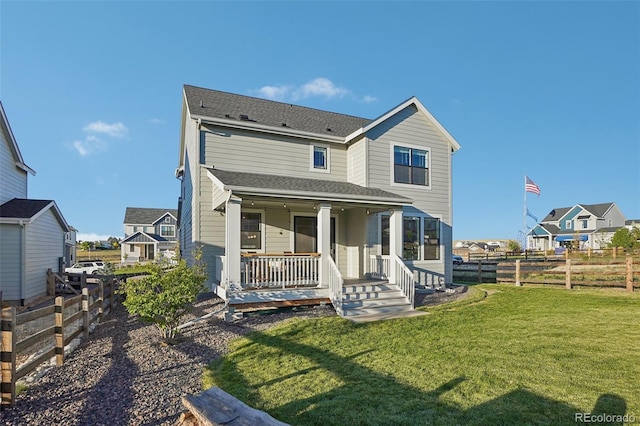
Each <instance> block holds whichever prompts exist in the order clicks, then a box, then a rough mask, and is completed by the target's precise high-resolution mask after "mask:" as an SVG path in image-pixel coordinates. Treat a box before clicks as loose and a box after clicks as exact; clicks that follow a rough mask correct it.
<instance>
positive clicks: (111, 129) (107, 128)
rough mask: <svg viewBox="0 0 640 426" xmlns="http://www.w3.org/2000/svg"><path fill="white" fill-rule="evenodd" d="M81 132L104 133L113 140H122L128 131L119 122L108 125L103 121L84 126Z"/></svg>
mask: <svg viewBox="0 0 640 426" xmlns="http://www.w3.org/2000/svg"><path fill="white" fill-rule="evenodd" d="M83 130H84V131H85V132H87V133H104V134H106V135H109V136H111V137H114V138H122V137H124V136H125V135H126V134H127V132H128V131H129V129H127V127H126V126H125V125H124V124H122V123H120V122H117V123H113V124H109V123H105V122H104V121H94V122H93V123H89V124H87V125H86V126H84V129H83Z"/></svg>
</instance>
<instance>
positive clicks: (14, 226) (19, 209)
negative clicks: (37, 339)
mask: <svg viewBox="0 0 640 426" xmlns="http://www.w3.org/2000/svg"><path fill="white" fill-rule="evenodd" d="M0 138H1V139H2V140H1V141H0V182H1V185H0V291H1V292H2V301H3V302H8V303H11V304H20V305H28V304H30V303H32V302H34V301H36V300H39V299H41V298H43V297H46V296H52V294H49V295H48V294H47V269H49V268H50V269H52V270H53V271H55V272H62V271H63V270H64V267H65V266H70V265H71V262H73V261H75V244H76V241H75V229H74V228H73V227H71V226H69V225H68V224H67V222H66V220H65V218H64V216H63V215H62V213H61V212H60V209H59V208H58V206H57V204H56V202H55V201H53V200H34V199H29V198H27V177H28V175H29V174H31V175H35V171H34V170H33V169H31V168H30V167H29V166H27V165H26V164H25V162H24V159H23V158H22V154H21V153H20V149H19V148H18V144H17V142H16V139H15V137H14V135H13V132H12V131H11V127H10V126H9V121H8V120H7V116H6V114H5V111H4V107H3V106H2V104H1V103H0Z"/></svg>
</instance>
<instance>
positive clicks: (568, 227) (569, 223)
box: [564, 220, 571, 229]
mask: <svg viewBox="0 0 640 426" xmlns="http://www.w3.org/2000/svg"><path fill="white" fill-rule="evenodd" d="M564 226H565V228H567V229H571V221H570V220H567V221H566V222H565V223H564Z"/></svg>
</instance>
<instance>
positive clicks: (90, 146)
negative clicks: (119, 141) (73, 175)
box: [72, 135, 107, 157]
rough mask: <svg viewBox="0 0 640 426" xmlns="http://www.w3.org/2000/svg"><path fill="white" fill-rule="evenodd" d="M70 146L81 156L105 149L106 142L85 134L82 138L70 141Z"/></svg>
mask: <svg viewBox="0 0 640 426" xmlns="http://www.w3.org/2000/svg"><path fill="white" fill-rule="evenodd" d="M72 146H73V148H74V149H75V150H76V151H78V154H80V155H81V156H82V157H86V156H87V155H90V154H94V153H96V152H101V151H105V150H106V149H107V144H106V143H105V142H104V141H102V140H101V139H99V138H97V137H95V136H93V135H89V136H87V137H86V138H84V140H76V141H74V142H72Z"/></svg>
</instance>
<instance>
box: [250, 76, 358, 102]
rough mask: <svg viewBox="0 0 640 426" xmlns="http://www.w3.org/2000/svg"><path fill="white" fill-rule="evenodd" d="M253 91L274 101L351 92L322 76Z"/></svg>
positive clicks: (341, 94)
mask: <svg viewBox="0 0 640 426" xmlns="http://www.w3.org/2000/svg"><path fill="white" fill-rule="evenodd" d="M255 92H257V93H258V95H260V96H262V97H264V98H267V99H272V100H276V101H286V100H294V101H297V100H300V99H306V98H311V97H323V98H342V97H344V96H347V95H349V94H350V93H351V91H350V90H348V89H345V88H344V87H338V86H336V85H335V84H334V83H333V82H332V81H331V80H329V79H328V78H324V77H318V78H315V79H313V80H311V81H309V82H307V83H305V84H303V85H300V86H295V85H286V84H283V85H279V86H263V87H261V88H259V89H257V90H256V91H255Z"/></svg>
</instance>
